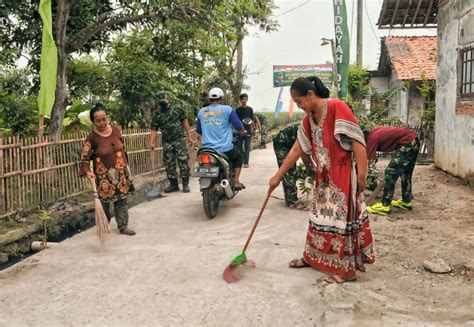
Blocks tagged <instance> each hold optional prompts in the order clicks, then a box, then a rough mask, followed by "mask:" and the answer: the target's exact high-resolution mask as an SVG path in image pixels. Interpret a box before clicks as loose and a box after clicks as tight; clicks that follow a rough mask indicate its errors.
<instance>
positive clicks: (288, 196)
mask: <svg viewBox="0 0 474 327" xmlns="http://www.w3.org/2000/svg"><path fill="white" fill-rule="evenodd" d="M299 126H300V125H299V124H293V125H291V126H288V127H286V128H284V129H282V130H281V131H279V132H278V133H277V134H276V135H275V136H273V150H274V151H275V155H276V157H277V162H278V167H280V166H281V164H282V163H283V161H284V160H285V158H286V156H287V155H288V153H289V152H290V150H291V148H292V147H293V144H294V143H295V141H296V139H297V134H298V128H299ZM296 180H297V175H296V164H295V165H294V166H293V167H291V168H290V169H289V170H288V172H287V173H286V174H285V175H284V176H283V180H282V184H283V191H284V193H285V202H286V205H287V206H288V207H293V206H295V205H297V203H298V187H297V185H296Z"/></svg>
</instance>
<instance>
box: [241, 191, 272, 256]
mask: <svg viewBox="0 0 474 327" xmlns="http://www.w3.org/2000/svg"><path fill="white" fill-rule="evenodd" d="M271 194H272V192H270V190H268V192H267V197H266V198H265V201H264V202H263V205H262V207H261V208H260V212H259V214H258V216H257V219H256V220H255V223H254V224H253V227H252V231H251V232H250V235H249V237H248V238H247V242H245V245H244V249H243V250H242V252H245V251H246V250H247V247H248V246H249V244H250V240H251V239H252V236H253V233H254V232H255V229H257V225H258V223H259V221H260V218H262V214H263V211H264V210H265V207H266V206H267V203H268V200H269V199H270V195H271Z"/></svg>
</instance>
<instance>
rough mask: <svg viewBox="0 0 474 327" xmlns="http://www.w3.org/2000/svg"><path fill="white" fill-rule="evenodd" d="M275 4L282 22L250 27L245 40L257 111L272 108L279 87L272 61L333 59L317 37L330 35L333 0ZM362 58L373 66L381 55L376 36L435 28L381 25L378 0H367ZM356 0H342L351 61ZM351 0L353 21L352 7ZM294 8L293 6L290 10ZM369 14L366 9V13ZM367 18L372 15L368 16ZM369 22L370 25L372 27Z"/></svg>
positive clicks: (252, 100) (292, 0) (433, 31)
mask: <svg viewBox="0 0 474 327" xmlns="http://www.w3.org/2000/svg"><path fill="white" fill-rule="evenodd" d="M274 2H275V4H276V5H277V6H278V7H279V9H277V11H276V12H275V16H276V18H275V19H277V20H278V23H279V24H280V27H279V29H278V31H276V32H273V33H262V32H258V30H257V29H254V30H251V33H250V35H249V36H248V37H247V38H246V39H245V41H244V63H245V64H246V65H247V70H248V77H247V80H246V81H245V83H246V84H247V85H248V86H249V87H250V89H249V90H247V91H246V92H247V93H248V94H249V105H250V106H252V107H253V108H254V110H255V111H273V110H274V108H275V103H276V100H277V97H278V89H277V88H273V87H272V72H273V71H272V69H273V65H305V64H324V63H326V61H331V62H332V53H331V47H330V46H321V38H323V37H325V38H334V14H333V6H332V3H333V1H332V0H290V1H289V0H275V1H274ZM364 2H365V4H366V5H367V6H366V9H365V10H364V18H363V19H364V35H363V38H364V40H363V41H364V42H363V64H364V67H366V68H369V69H376V68H377V65H378V59H379V55H380V37H383V36H388V35H392V36H395V35H436V29H417V30H416V29H414V30H391V31H390V30H379V29H378V28H377V26H376V25H375V24H376V23H377V21H378V18H379V15H380V9H381V6H382V0H365V1H364ZM354 3H357V1H354V0H346V6H347V16H348V17H347V18H348V28H349V33H350V32H351V29H352V34H351V35H353V37H351V62H354V61H355V57H356V55H355V54H356V53H355V46H356V33H357V32H356V21H355V15H356V13H357V8H356V6H355V4H354ZM353 4H354V24H353V27H351V26H352V19H351V17H352V8H353ZM292 9H294V10H292ZM367 14H368V15H367ZM369 18H370V21H369ZM371 27H372V28H371ZM289 98H290V95H289V90H288V88H286V89H285V91H284V93H283V102H284V106H283V110H282V111H288V105H289Z"/></svg>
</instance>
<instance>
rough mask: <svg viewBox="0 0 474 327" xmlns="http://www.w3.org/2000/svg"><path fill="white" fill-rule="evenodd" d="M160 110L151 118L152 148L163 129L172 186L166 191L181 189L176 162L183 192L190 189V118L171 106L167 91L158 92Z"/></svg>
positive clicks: (165, 161)
mask: <svg viewBox="0 0 474 327" xmlns="http://www.w3.org/2000/svg"><path fill="white" fill-rule="evenodd" d="M157 98H158V105H159V108H158V110H155V112H154V113H153V117H152V120H151V130H152V131H151V135H150V148H151V149H152V150H153V149H154V148H155V141H156V135H157V131H158V129H159V130H161V134H162V141H163V160H164V163H165V166H166V175H167V177H168V180H169V181H170V186H168V187H167V188H166V189H165V193H170V192H176V191H179V186H178V175H177V172H176V162H178V167H179V173H180V176H181V179H182V182H183V192H185V193H187V192H189V191H190V189H189V166H188V160H189V155H188V149H187V147H186V140H185V139H184V134H186V138H187V141H188V143H189V145H192V144H193V139H192V137H191V133H190V128H189V123H188V120H187V119H186V115H185V113H184V111H183V110H181V109H179V108H174V107H172V106H170V103H169V100H168V96H167V94H166V92H158V94H157Z"/></svg>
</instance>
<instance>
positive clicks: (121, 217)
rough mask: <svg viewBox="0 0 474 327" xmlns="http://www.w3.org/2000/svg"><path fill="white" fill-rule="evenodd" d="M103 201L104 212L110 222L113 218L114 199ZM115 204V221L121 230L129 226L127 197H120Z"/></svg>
mask: <svg viewBox="0 0 474 327" xmlns="http://www.w3.org/2000/svg"><path fill="white" fill-rule="evenodd" d="M100 203H102V207H103V208H104V212H105V214H106V216H107V219H108V220H109V222H110V219H111V218H112V211H111V207H112V201H100ZM113 205H114V213H115V222H116V223H117V227H118V229H119V230H122V229H124V228H125V227H127V226H128V205H127V199H120V200H117V201H114V202H113Z"/></svg>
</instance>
